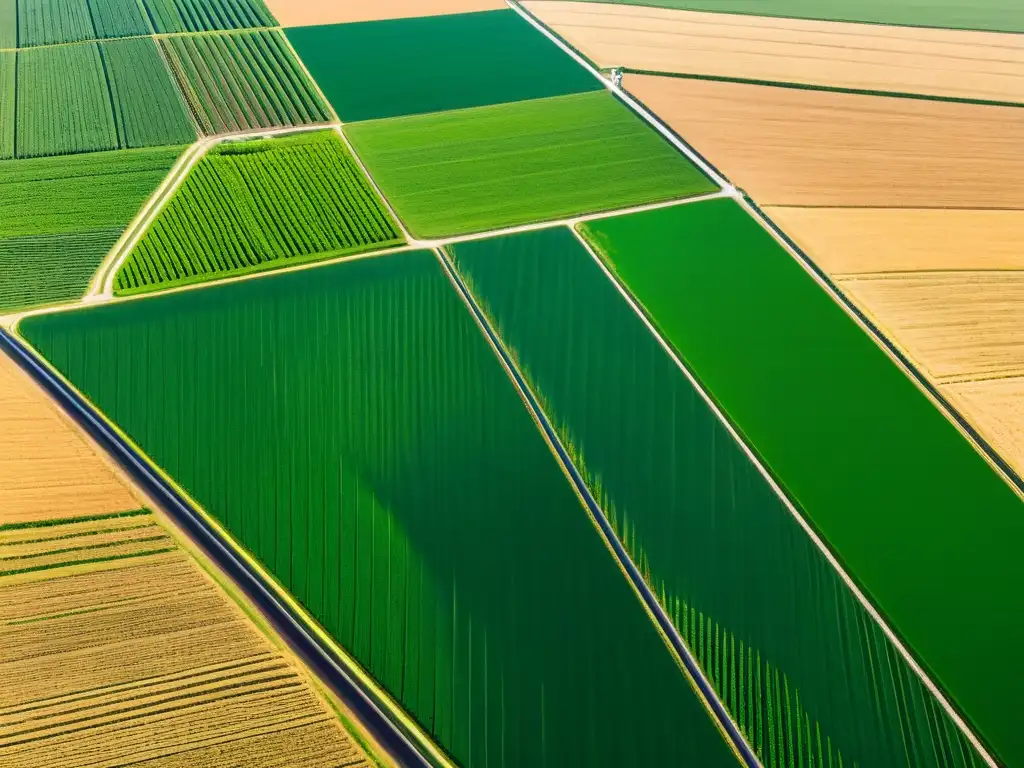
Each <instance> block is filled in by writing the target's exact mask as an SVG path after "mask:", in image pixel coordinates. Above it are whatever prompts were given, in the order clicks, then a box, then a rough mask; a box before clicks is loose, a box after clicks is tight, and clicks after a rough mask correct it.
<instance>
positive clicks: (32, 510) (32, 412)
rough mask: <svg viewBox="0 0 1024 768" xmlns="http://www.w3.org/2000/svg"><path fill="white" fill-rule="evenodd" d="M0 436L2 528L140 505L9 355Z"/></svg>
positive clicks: (0, 359) (2, 368)
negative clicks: (1, 436)
mask: <svg viewBox="0 0 1024 768" xmlns="http://www.w3.org/2000/svg"><path fill="white" fill-rule="evenodd" d="M0 435H3V440H0V526H2V525H8V524H12V523H15V524H20V523H34V522H40V521H45V520H48V519H52V518H55V517H56V518H62V517H69V516H81V515H104V514H109V513H115V512H125V511H128V510H132V509H137V508H138V507H139V503H138V501H136V500H135V499H134V498H133V497H132V495H131V494H130V493H129V492H128V491H127V490H126V489H125V487H124V486H123V485H122V484H121V482H120V481H119V480H118V479H117V478H116V477H115V475H114V472H113V470H112V469H111V468H110V467H109V465H108V464H107V463H106V461H105V460H104V459H102V458H101V457H100V456H99V455H98V454H97V453H96V451H95V450H94V449H93V447H92V445H91V444H89V443H88V442H86V441H85V439H84V438H82V437H81V436H80V435H79V433H78V432H77V431H76V430H75V429H74V428H73V427H71V426H70V425H69V424H68V423H67V422H66V421H65V419H64V417H63V416H62V415H61V414H60V413H59V412H58V411H57V409H56V406H54V405H53V403H51V402H50V400H49V399H48V398H47V397H46V396H45V395H44V394H43V392H42V391H41V390H39V389H38V388H37V387H36V385H35V384H34V383H33V382H32V381H31V380H30V379H29V378H28V375H27V374H25V373H24V372H23V371H22V370H21V369H20V368H18V367H17V365H15V364H14V362H13V361H11V360H10V358H8V357H6V356H5V355H0ZM0 570H3V568H2V567H0ZM0 646H2V644H0Z"/></svg>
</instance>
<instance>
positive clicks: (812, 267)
mask: <svg viewBox="0 0 1024 768" xmlns="http://www.w3.org/2000/svg"><path fill="white" fill-rule="evenodd" d="M506 2H507V3H508V5H509V6H510V7H511V8H513V9H514V10H515V11H516V12H517V13H519V14H520V15H521V16H523V18H525V19H527V20H528V21H529V22H530V23H531V24H533V26H534V27H535V28H536V29H537V30H538V31H540V32H541V33H542V34H544V35H546V36H547V37H548V38H550V39H551V40H553V41H554V42H555V43H557V44H558V45H559V47H561V48H562V50H564V51H565V52H566V53H567V54H569V55H570V56H572V57H573V59H575V60H576V61H577V63H579V64H580V66H583V67H585V68H586V69H587V70H588V71H590V73H591V74H592V75H593V76H594V77H596V78H598V79H599V80H601V82H603V83H604V84H605V87H606V88H607V89H608V90H610V91H611V92H612V93H613V94H615V95H616V96H617V97H618V98H620V99H621V100H622V101H623V102H624V103H625V104H626V105H627V106H628V107H630V108H631V109H632V110H633V111H634V112H636V113H637V114H638V115H639V116H640V117H641V118H642V119H643V120H645V121H646V122H647V123H648V124H650V125H651V126H652V127H653V128H655V129H656V130H657V131H658V132H659V133H661V134H662V135H663V136H664V137H665V138H666V139H667V140H668V141H669V142H671V143H672V145H673V146H675V147H676V148H677V149H678V150H679V151H680V152H682V153H683V154H684V155H686V157H688V158H689V159H690V160H691V161H692V162H693V163H694V164H696V165H697V166H698V167H699V168H700V169H701V170H702V171H704V172H705V173H706V174H708V176H709V177H710V178H711V179H712V180H713V181H714V182H715V183H717V184H718V185H719V186H721V187H722V189H723V190H725V191H728V192H730V193H731V196H732V197H734V198H735V199H736V200H737V202H738V203H739V204H740V205H741V206H742V207H743V208H744V209H745V210H746V211H747V212H748V213H749V214H750V215H751V216H752V217H753V218H754V220H755V221H757V222H758V223H759V224H760V225H761V226H762V227H763V228H764V229H765V230H767V231H768V232H769V233H770V234H771V235H772V236H773V237H774V238H775V239H776V241H778V242H779V243H780V244H781V245H782V246H783V247H784V248H785V250H786V251H787V252H788V253H789V254H790V255H791V256H792V257H793V258H794V259H795V260H796V261H797V263H799V264H800V265H801V266H802V267H803V268H804V270H805V271H806V272H807V273H808V274H809V275H810V276H811V277H812V278H813V279H814V280H815V282H817V283H818V284H819V285H820V286H821V287H822V288H823V289H824V290H825V291H826V292H827V293H828V294H829V296H831V297H832V299H833V300H834V301H835V302H836V303H837V304H838V305H839V306H840V307H841V308H842V309H843V310H844V311H845V312H846V314H847V315H848V316H849V317H850V318H851V319H852V320H853V321H854V322H855V323H857V324H858V325H859V326H860V327H861V328H863V329H864V330H865V331H866V332H867V334H868V335H869V336H870V337H871V338H872V339H873V340H874V341H875V343H876V344H878V346H879V347H880V348H881V349H882V351H883V352H885V353H886V354H887V355H888V356H889V358H890V359H891V360H893V362H895V363H896V365H898V366H899V367H900V368H901V369H902V370H903V371H904V373H906V374H907V376H908V377H909V378H910V379H911V381H913V382H914V384H916V385H917V387H918V388H919V389H920V390H921V391H922V392H923V393H924V394H925V396H926V397H928V398H929V399H930V400H932V402H934V403H935V405H936V406H937V407H938V408H939V410H940V412H942V413H943V414H944V415H946V416H947V418H949V419H950V420H951V421H953V423H954V425H955V426H957V427H958V428H959V429H960V430H961V432H962V433H963V434H964V436H965V437H966V438H967V439H968V441H969V442H970V443H971V444H972V445H973V446H974V447H975V450H977V451H978V452H979V454H981V456H982V457H983V458H984V459H985V460H986V461H987V462H988V463H989V464H990V465H991V466H992V467H993V469H995V470H996V472H997V474H999V475H1000V477H1002V478H1003V479H1004V480H1005V481H1006V482H1007V483H1008V484H1009V485H1010V486H1011V487H1012V488H1013V490H1014V491H1016V492H1017V493H1018V494H1019V495H1021V496H1024V482H1022V481H1021V478H1020V477H1019V476H1017V474H1016V473H1015V472H1013V470H1012V469H1010V468H1009V467H1008V465H1006V463H1005V462H1004V461H1003V459H1002V458H1001V457H999V455H998V453H996V451H995V450H994V449H993V448H992V446H991V445H989V444H988V443H987V442H986V441H985V440H984V439H982V438H981V436H980V435H979V434H978V433H977V431H976V430H975V429H974V428H973V427H971V426H970V424H969V423H968V422H967V421H966V419H964V417H963V416H962V415H961V414H960V413H959V412H958V411H957V410H956V409H955V408H953V406H952V405H951V404H950V403H949V402H948V401H947V400H946V399H945V397H943V396H942V395H941V393H939V392H938V391H937V390H936V389H935V388H934V387H933V386H932V385H931V384H930V382H928V381H927V379H926V378H925V377H924V375H923V374H922V373H921V372H920V371H919V370H918V369H917V368H916V367H915V366H914V365H913V364H912V363H911V362H910V361H909V360H907V359H906V358H905V357H904V356H903V355H902V354H901V353H900V352H899V350H898V349H896V348H895V347H894V345H893V344H892V342H891V341H889V339H887V338H886V337H885V335H884V334H882V333H881V331H880V330H879V329H878V328H877V327H876V326H875V325H874V324H873V323H871V322H870V321H869V320H868V319H867V318H866V317H864V316H862V314H861V313H860V311H859V310H858V309H857V308H856V307H855V306H853V305H852V303H851V302H850V301H849V299H848V298H847V297H846V295H845V294H843V293H842V292H841V291H840V290H839V289H838V287H837V286H835V285H834V284H833V283H832V281H831V280H829V278H828V276H827V275H825V274H824V273H822V272H821V270H820V269H819V268H818V267H817V265H816V264H814V262H813V261H812V260H811V259H810V258H808V256H807V255H806V254H805V253H803V251H801V250H800V249H799V248H798V247H797V246H796V244H795V243H793V241H792V240H790V239H789V237H788V236H786V234H785V233H784V232H783V231H782V230H781V229H780V228H779V226H778V225H777V224H775V222H773V221H772V220H771V219H770V218H768V217H767V216H766V215H765V214H764V212H763V211H761V209H760V208H758V207H757V205H756V204H755V203H754V202H753V201H752V200H750V199H749V198H748V197H747V196H746V195H745V194H744V193H742V192H741V191H740V190H738V189H736V187H734V186H733V185H732V184H731V183H729V181H728V179H726V178H725V176H724V175H722V174H721V173H720V172H719V171H718V170H717V169H716V168H714V166H712V165H711V164H710V163H709V162H708V161H707V160H706V159H705V158H704V157H702V156H701V155H700V154H699V153H697V152H696V151H695V150H694V149H693V148H692V147H690V145H689V144H687V143H686V142H685V141H684V140H683V139H682V138H681V137H680V136H679V135H678V134H676V133H675V132H674V131H673V130H672V129H671V128H669V127H668V126H666V125H665V124H664V123H662V122H661V121H660V120H659V119H658V118H657V116H656V115H654V113H653V112H651V110H649V109H648V108H647V107H646V106H645V105H643V104H642V103H641V102H639V101H637V100H636V99H635V98H634V97H633V96H632V95H630V94H629V93H628V92H626V91H625V90H623V89H622V88H620V87H618V86H616V85H614V84H613V83H611V82H609V81H608V80H606V79H605V78H604V77H602V75H601V73H600V72H599V71H598V70H597V69H596V68H595V67H594V66H593V65H592V64H590V63H589V62H588V61H586V59H585V58H584V57H582V56H581V55H580V54H579V53H577V52H576V51H575V50H574V49H572V47H571V46H569V45H567V44H566V43H565V42H564V41H563V40H562V39H561V38H560V36H558V35H557V34H555V33H553V32H552V31H551V30H549V29H548V28H547V27H546V26H545V25H544V24H543V23H542V22H540V21H539V20H538V19H536V18H535V17H534V16H533V14H531V13H530V12H529V11H528V10H526V9H525V8H523V7H522V6H521V5H520V4H519V2H518V0H506ZM574 231H575V229H574ZM577 237H579V233H577ZM580 240H581V242H583V244H584V246H585V247H586V248H587V250H588V251H589V252H590V253H591V255H592V256H594V258H596V259H597V261H598V263H599V264H600V265H601V268H602V269H603V270H604V271H605V273H606V274H607V275H608V276H609V278H610V279H611V280H612V282H613V283H614V284H615V285H616V286H617V287H618V289H619V291H620V292H621V293H622V294H623V296H624V297H625V298H626V300H627V301H628V302H629V303H630V305H631V306H632V307H633V309H634V310H635V311H636V312H637V313H638V314H639V315H640V317H641V318H642V319H643V321H644V322H645V323H646V324H647V326H648V328H649V330H650V331H651V333H653V334H654V336H655V338H657V339H658V341H659V342H660V343H661V344H662V346H663V347H664V348H665V349H666V350H667V351H668V352H669V354H670V355H672V357H673V358H674V359H675V361H676V363H677V364H678V365H679V367H680V368H681V369H682V370H683V372H684V373H685V374H686V375H687V377H688V378H690V379H691V381H692V382H693V383H694V385H695V386H697V389H698V391H699V392H701V394H702V395H704V396H705V399H706V400H707V401H708V403H709V405H711V407H712V409H713V410H714V412H715V413H716V415H717V416H718V417H719V419H720V420H721V421H722V423H723V424H724V425H725V427H726V428H727V429H728V430H729V431H730V433H732V434H733V436H734V438H735V439H736V440H737V442H738V443H739V445H740V446H741V447H742V448H743V450H744V452H746V453H747V454H748V456H750V457H751V459H752V460H753V461H754V464H755V466H757V468H758V469H759V470H760V471H761V473H762V474H763V475H764V476H765V478H766V479H767V480H768V481H769V482H770V483H771V485H772V487H773V488H774V489H775V491H776V494H777V495H778V496H779V498H780V499H781V500H782V501H783V503H784V504H785V505H786V507H787V508H788V509H789V510H790V512H791V513H792V514H793V516H794V517H795V518H796V520H797V522H798V523H799V524H800V526H801V527H802V528H803V529H804V530H805V531H806V532H807V534H808V536H810V538H811V540H812V541H813V542H814V543H815V545H816V546H817V547H818V549H819V550H821V552H822V553H823V554H824V555H825V557H826V558H827V559H828V561H829V563H830V564H831V565H832V567H833V568H834V569H835V570H836V573H837V574H838V575H839V576H840V578H841V579H842V580H843V582H844V583H845V584H846V585H847V587H848V588H849V589H850V590H851V591H852V592H853V594H854V596H855V597H856V598H857V600H858V601H859V602H860V603H861V605H863V606H864V608H865V610H867V611H868V613H869V615H870V616H871V617H872V619H873V620H874V621H875V622H876V623H877V624H878V626H879V628H880V629H881V630H882V632H883V634H885V636H886V637H887V638H888V639H889V641H890V642H891V643H892V644H893V646H894V647H895V648H896V650H897V651H898V652H899V654H900V655H901V656H902V657H903V659H904V660H905V661H906V662H907V664H908V665H909V666H910V668H911V669H912V670H913V671H914V673H915V674H916V675H917V676H918V678H919V679H920V680H921V682H922V683H923V684H924V686H925V688H927V689H928V691H929V692H930V693H931V694H932V696H934V697H935V699H936V701H938V702H939V704H940V705H941V706H942V709H943V710H944V711H945V712H946V714H947V715H948V716H949V717H950V719H951V720H952V721H953V722H954V723H955V724H956V726H957V728H959V729H960V731H961V732H962V733H963V734H964V736H965V737H966V738H967V739H968V741H970V743H971V745H972V746H973V747H974V749H975V750H976V751H977V752H978V754H979V756H980V757H981V758H982V759H983V760H984V761H985V763H986V765H988V766H990V768H999V764H998V763H997V762H996V760H995V759H994V758H993V757H992V755H991V753H990V752H989V750H988V749H987V748H986V747H985V746H984V744H983V743H982V741H981V739H980V738H979V737H978V736H977V734H975V733H974V730H973V729H972V728H971V727H970V726H969V725H968V724H967V721H966V720H965V718H964V717H963V716H962V715H961V714H960V712H958V711H957V709H956V708H955V707H954V706H953V704H952V703H951V702H950V700H949V699H948V698H947V697H946V695H945V694H944V693H943V692H942V690H941V689H940V688H939V687H938V685H936V683H935V682H934V681H933V680H932V679H931V677H930V676H929V675H928V674H927V672H926V671H925V670H924V668H923V667H922V666H921V664H920V663H919V662H918V661H917V660H916V659H915V658H914V656H913V654H912V653H911V652H910V651H909V649H908V648H907V647H906V646H905V645H904V644H903V642H902V640H900V638H899V637H898V636H897V634H896V633H895V631H894V630H893V629H892V628H891V627H890V626H889V624H888V623H887V622H886V621H885V619H884V618H883V617H882V615H881V613H880V612H879V611H878V609H877V608H876V607H875V606H874V605H873V604H872V603H871V601H870V600H868V599H867V597H866V596H865V595H864V593H863V592H862V591H861V590H860V588H859V587H858V586H857V584H856V582H854V580H853V579H852V578H851V577H850V575H849V574H848V573H847V572H846V570H845V569H844V568H843V567H842V565H841V563H840V562H839V560H838V558H837V557H836V555H835V554H834V553H833V552H832V551H831V549H830V548H829V547H828V545H827V544H826V543H825V542H824V541H823V540H822V539H821V537H820V536H818V534H817V532H816V531H815V530H814V528H813V526H812V525H811V524H810V523H809V521H807V520H805V519H804V517H803V515H802V514H800V512H799V511H798V510H797V508H796V507H795V506H794V505H793V503H792V501H791V500H790V499H789V497H788V496H787V495H786V493H785V492H784V491H783V490H782V489H781V487H779V485H778V484H777V483H776V482H775V480H774V478H772V477H771V475H770V473H768V472H767V470H766V469H765V468H764V465H763V464H762V463H761V461H760V459H758V458H757V457H756V455H755V454H754V452H753V451H752V450H751V448H750V446H748V445H747V444H746V442H745V441H744V440H742V439H741V438H740V437H739V436H738V434H737V433H736V431H735V429H734V428H733V426H732V424H731V423H730V422H729V420H728V419H727V418H725V416H724V414H722V412H721V411H720V410H719V409H718V407H717V406H716V405H715V404H714V403H713V402H712V401H711V400H710V398H708V397H707V393H706V392H704V390H703V388H702V387H700V386H699V384H697V383H696V381H695V380H694V378H693V376H692V374H691V373H690V371H689V370H688V369H687V368H686V366H685V365H683V364H682V362H681V361H680V360H679V358H678V356H676V354H675V352H674V351H673V350H672V348H671V346H670V345H669V344H668V343H667V342H666V341H665V339H664V338H662V336H661V334H660V333H658V332H657V330H656V329H655V328H654V326H653V325H652V324H651V322H650V320H649V319H648V318H647V316H646V315H645V314H644V312H643V310H641V309H640V308H639V307H638V306H637V304H636V302H635V301H634V300H633V298H632V297H631V296H630V294H629V292H628V291H627V290H626V289H625V288H624V287H623V286H622V285H620V284H619V282H618V280H616V279H615V278H614V276H613V275H612V274H611V273H610V272H609V271H608V269H607V267H606V266H605V264H604V262H603V261H602V260H601V259H600V257H598V256H597V255H596V254H595V253H594V252H593V249H592V248H591V247H590V244H589V243H587V242H586V241H585V240H584V239H583V238H582V237H580ZM1004 467H1006V470H1009V471H1006V470H1004V469H1003V468H1004Z"/></svg>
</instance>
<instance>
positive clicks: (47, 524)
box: [0, 508, 153, 531]
mask: <svg viewBox="0 0 1024 768" xmlns="http://www.w3.org/2000/svg"><path fill="white" fill-rule="evenodd" d="M151 514H153V513H152V511H150V510H148V509H146V508H142V509H136V510H134V511H131V512H113V513H110V514H106V515H86V516H85V517H61V518H54V519H51V520H33V521H31V522H27V523H4V524H2V525H0V531H23V530H25V529H27V528H53V527H55V526H58V525H67V524H68V523H91V522H93V521H96V520H117V519H121V518H125V517H138V516H140V515H151Z"/></svg>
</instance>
